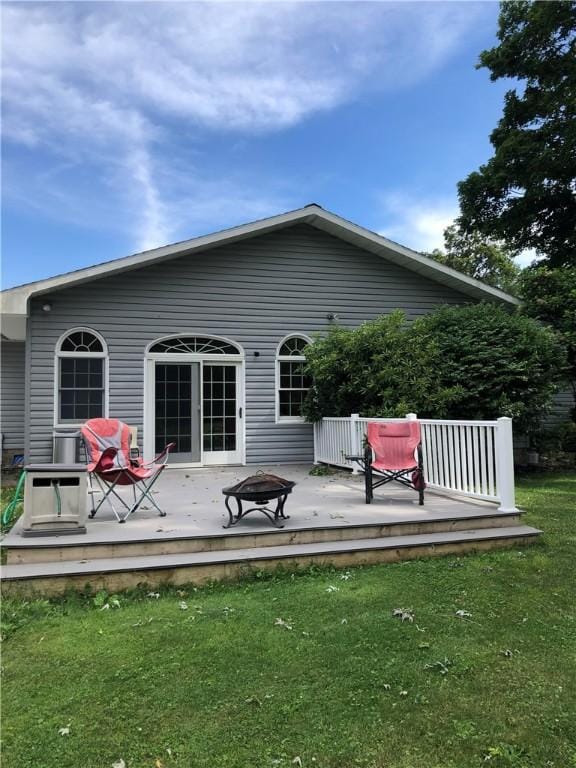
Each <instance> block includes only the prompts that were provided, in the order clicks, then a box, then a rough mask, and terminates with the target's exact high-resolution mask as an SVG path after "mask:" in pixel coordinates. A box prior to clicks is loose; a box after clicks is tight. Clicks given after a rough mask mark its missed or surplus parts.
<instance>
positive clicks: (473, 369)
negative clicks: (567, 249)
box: [417, 304, 566, 431]
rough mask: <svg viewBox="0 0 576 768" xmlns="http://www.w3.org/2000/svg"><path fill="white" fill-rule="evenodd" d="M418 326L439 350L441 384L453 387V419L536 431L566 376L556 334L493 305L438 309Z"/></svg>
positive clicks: (521, 316)
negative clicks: (501, 422) (508, 421)
mask: <svg viewBox="0 0 576 768" xmlns="http://www.w3.org/2000/svg"><path fill="white" fill-rule="evenodd" d="M417 322H418V323H419V324H420V325H422V326H423V327H424V328H425V329H426V332H427V333H428V334H430V336H431V337H432V338H434V340H435V342H436V344H437V345H438V349H439V352H440V359H441V373H442V376H441V380H442V382H443V383H446V382H450V383H451V384H452V385H453V386H456V387H457V392H458V394H457V396H456V397H455V398H454V399H453V400H452V402H451V403H450V408H449V415H450V416H451V417H453V418H456V419H493V418H496V417H499V416H511V417H513V418H514V420H515V426H516V427H517V428H518V429H519V430H520V431H530V430H532V429H533V428H535V427H537V426H538V423H539V421H540V420H541V417H542V415H543V414H544V413H545V412H546V410H547V408H548V406H549V404H550V402H551V399H552V396H553V394H554V393H555V392H556V390H557V387H558V384H559V382H560V381H561V380H562V378H563V376H564V375H565V371H566V353H565V349H564V347H563V345H562V343H561V340H560V339H559V338H558V336H557V334H556V333H555V332H554V331H552V330H551V329H549V328H547V327H545V326H543V325H542V324H541V323H539V322H537V321H535V320H533V319H532V318H530V317H526V316H524V315H522V314H520V313H518V312H510V311H509V310H507V309H505V308H503V307H500V306H495V305H493V304H472V305H469V306H466V307H442V308H441V309H439V310H437V311H435V312H433V313H431V314H430V315H427V316H426V317H424V318H422V319H421V320H419V321H417Z"/></svg>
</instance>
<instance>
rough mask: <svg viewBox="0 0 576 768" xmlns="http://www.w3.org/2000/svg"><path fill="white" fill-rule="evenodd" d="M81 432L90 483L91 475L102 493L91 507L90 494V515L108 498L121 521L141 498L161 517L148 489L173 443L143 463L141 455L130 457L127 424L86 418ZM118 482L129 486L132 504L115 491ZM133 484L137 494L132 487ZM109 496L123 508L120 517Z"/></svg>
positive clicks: (140, 502) (164, 513) (162, 468)
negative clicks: (122, 514) (124, 512)
mask: <svg viewBox="0 0 576 768" xmlns="http://www.w3.org/2000/svg"><path fill="white" fill-rule="evenodd" d="M81 431H82V439H83V441H84V445H85V448H86V455H87V458H88V477H89V478H90V484H91V481H92V478H94V479H95V480H96V482H97V484H98V486H99V487H100V490H101V491H102V494H103V496H102V498H101V499H100V502H99V503H98V505H97V506H94V497H92V510H91V512H90V517H94V515H95V514H96V512H98V510H99V509H100V507H101V506H102V504H104V502H105V501H106V500H108V502H109V503H110V506H111V507H112V511H113V512H114V514H115V515H116V519H117V520H118V522H119V523H125V522H126V520H127V519H128V517H129V516H130V515H131V514H132V513H133V512H136V510H137V509H138V507H139V506H140V504H142V502H143V501H144V499H148V501H149V502H150V503H151V504H152V505H153V506H154V507H155V508H156V509H157V510H158V512H159V514H160V517H165V516H166V512H163V511H162V510H161V509H160V507H159V506H158V504H156V502H155V501H154V498H153V497H152V493H151V490H152V486H153V485H154V483H155V482H156V480H158V478H159V477H160V475H161V474H162V472H163V470H164V468H165V467H166V464H167V463H168V454H169V453H170V451H171V449H172V448H174V445H175V443H170V444H169V445H167V446H166V448H164V450H163V451H162V453H159V454H158V456H156V458H155V459H154V460H153V461H151V462H148V463H146V462H144V461H142V459H141V458H137V459H133V458H131V457H130V427H129V426H128V425H127V424H124V423H123V422H122V421H118V419H90V421H87V422H86V423H85V424H84V426H83V427H82V430H81ZM120 485H131V486H132V490H133V493H134V501H133V503H132V504H129V503H128V502H127V501H126V500H125V499H123V498H122V497H121V496H120V495H119V494H118V492H117V490H116V487H117V486H120ZM137 487H138V488H139V491H140V494H138V491H137V490H136V489H137ZM92 493H94V491H92ZM112 496H115V497H116V499H117V501H119V502H120V504H122V506H123V507H124V508H125V509H126V510H127V512H126V514H125V515H124V517H121V516H120V515H119V514H118V512H117V510H116V507H115V506H114V504H113V502H112Z"/></svg>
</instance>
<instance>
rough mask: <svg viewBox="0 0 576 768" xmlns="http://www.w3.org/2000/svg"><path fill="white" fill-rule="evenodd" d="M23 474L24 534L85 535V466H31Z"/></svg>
mask: <svg viewBox="0 0 576 768" xmlns="http://www.w3.org/2000/svg"><path fill="white" fill-rule="evenodd" d="M24 471H25V472H26V481H25V484H24V514H23V515H22V535H23V536H42V535H45V536H49V535H52V536H53V535H54V534H65V533H86V519H87V516H88V515H87V513H88V485H87V475H86V467H85V466H84V465H83V464H29V465H28V466H27V467H25V468H24Z"/></svg>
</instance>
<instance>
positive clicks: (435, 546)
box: [2, 525, 541, 594]
mask: <svg viewBox="0 0 576 768" xmlns="http://www.w3.org/2000/svg"><path fill="white" fill-rule="evenodd" d="M540 533H541V531H539V530H538V529H536V528H531V527H529V526H526V525H515V526H511V527H507V528H485V529H470V530H466V531H452V532H440V533H426V534H417V535H410V536H394V537H390V536H386V537H382V538H372V539H356V540H347V541H329V542H316V543H312V544H298V545H292V544H291V545H284V546H275V547H257V548H254V547H251V548H247V549H234V550H218V551H211V552H189V553H181V554H172V555H148V556H144V557H124V558H118V557H116V558H98V559H93V560H80V561H65V562H50V563H29V564H23V565H6V566H4V568H3V569H2V581H3V589H4V591H5V592H6V593H9V592H12V591H14V592H20V591H26V590H31V591H38V592H41V593H42V594H59V593H62V592H64V591H66V590H67V589H70V588H82V587H84V586H85V585H87V584H89V585H90V588H91V589H93V590H94V589H101V588H106V589H114V590H118V589H126V588H130V587H134V586H136V585H138V584H141V583H147V584H150V585H154V584H161V583H171V584H184V583H203V582H206V581H212V580H218V579H224V578H230V577H234V576H239V575H241V574H242V573H245V572H246V571H247V570H251V569H254V570H269V569H273V568H274V567H278V566H279V565H281V564H283V563H285V564H286V565H287V566H289V567H291V566H292V567H293V566H296V567H298V566H303V565H304V566H305V565H310V564H312V563H316V564H327V563H332V564H334V565H341V566H348V565H360V564H368V563H376V562H395V561H398V560H404V559H413V558H416V557H424V556H436V555H442V554H460V553H464V552H470V551H474V550H487V549H494V548H501V547H510V546H517V545H520V546H522V545H525V544H526V543H529V542H530V541H531V540H533V539H534V538H535V537H537V536H539V535H540Z"/></svg>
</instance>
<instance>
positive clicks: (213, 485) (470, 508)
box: [2, 465, 498, 548]
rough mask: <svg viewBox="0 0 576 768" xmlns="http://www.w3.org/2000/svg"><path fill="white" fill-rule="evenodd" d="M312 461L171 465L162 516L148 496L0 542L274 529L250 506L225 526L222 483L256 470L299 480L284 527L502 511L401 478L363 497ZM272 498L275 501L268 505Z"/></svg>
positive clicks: (358, 478)
mask: <svg viewBox="0 0 576 768" xmlns="http://www.w3.org/2000/svg"><path fill="white" fill-rule="evenodd" d="M311 469H312V467H311V466H310V465H268V466H260V467H257V466H250V467H211V468H202V469H177V468H169V469H167V470H166V471H165V472H164V473H163V475H162V476H161V477H160V479H159V480H158V483H157V484H156V486H155V491H154V494H155V495H154V498H155V499H156V501H157V503H158V504H159V506H160V507H161V508H162V509H163V510H165V511H166V512H167V516H166V517H163V518H161V517H159V516H158V513H157V512H156V511H155V510H154V509H152V508H151V505H150V504H146V503H144V504H143V505H142V507H141V508H140V509H139V510H138V511H137V512H136V513H134V514H133V515H132V516H131V517H129V518H128V520H127V521H126V523H125V524H123V525H120V524H119V523H118V522H117V520H116V518H115V517H114V514H113V512H112V510H111V509H110V507H109V506H108V505H107V504H104V505H103V506H102V508H101V509H100V510H99V511H98V513H97V515H96V517H95V518H94V519H93V520H88V523H87V532H86V533H85V534H73V535H60V536H41V537H26V538H24V537H22V536H21V528H22V526H21V523H20V522H17V523H16V525H15V526H14V528H13V529H12V531H11V532H9V533H8V534H7V535H6V536H5V537H4V540H3V542H2V544H3V546H4V547H7V548H10V547H14V546H16V547H18V546H22V545H23V544H25V545H26V547H27V548H33V547H36V546H37V547H45V546H50V545H54V544H55V543H58V544H62V545H66V546H67V545H73V544H80V545H85V544H88V543H90V544H96V543H103V544H104V543H112V542H115V543H122V542H135V541H152V540H154V541H158V540H162V539H164V540H167V539H181V538H191V537H203V538H204V537H212V536H214V537H221V536H224V535H225V536H234V535H242V534H247V533H253V534H259V533H267V534H269V533H273V532H274V531H275V529H274V527H273V526H272V525H271V523H270V522H269V521H268V519H267V518H266V517H265V516H264V515H262V514H260V513H258V512H253V513H251V514H250V515H248V516H247V517H246V518H244V519H242V520H241V521H240V523H239V524H238V525H236V526H234V527H232V528H230V529H228V530H224V529H223V525H224V524H225V523H227V522H228V513H227V511H226V507H225V505H224V496H223V495H222V488H224V487H227V486H230V485H233V484H234V483H236V482H238V481H239V480H242V479H244V478H246V477H247V476H249V475H253V474H255V473H256V472H257V471H259V470H260V471H263V472H270V473H272V474H276V475H279V476H280V477H283V478H286V479H288V480H294V481H295V482H296V483H297V485H296V487H295V488H294V490H293V492H292V494H291V495H290V496H288V499H287V502H286V507H285V512H286V514H287V515H289V519H288V520H286V521H283V522H284V526H285V527H284V529H283V530H284V531H285V532H288V531H299V530H304V529H327V528H344V527H347V526H354V527H357V526H365V525H366V526H369V525H393V524H395V523H410V522H414V523H419V522H426V523H428V522H429V523H434V522H441V521H447V520H463V519H467V520H470V521H471V522H473V520H474V519H475V518H481V517H483V516H486V515H493V514H498V512H497V506H496V505H495V504H491V503H488V502H481V501H476V500H472V499H464V498H455V497H447V496H442V495H439V494H438V493H433V492H427V493H426V495H425V502H424V506H422V507H421V506H419V505H418V495H417V494H416V493H415V492H411V491H410V490H409V489H407V488H405V487H403V486H401V485H400V484H398V483H391V484H390V485H387V486H386V487H384V488H381V489H378V490H377V491H376V494H375V498H374V501H373V503H372V504H371V505H366V504H365V501H364V478H363V476H362V475H352V474H351V473H349V472H345V471H334V473H333V474H330V475H326V476H315V475H310V470H311ZM122 493H124V494H131V491H128V490H127V489H123V490H122ZM126 498H127V499H128V498H129V495H127V496H126ZM274 504H275V502H271V506H273V505H274ZM249 506H252V505H249ZM233 509H234V510H235V505H233Z"/></svg>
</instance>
